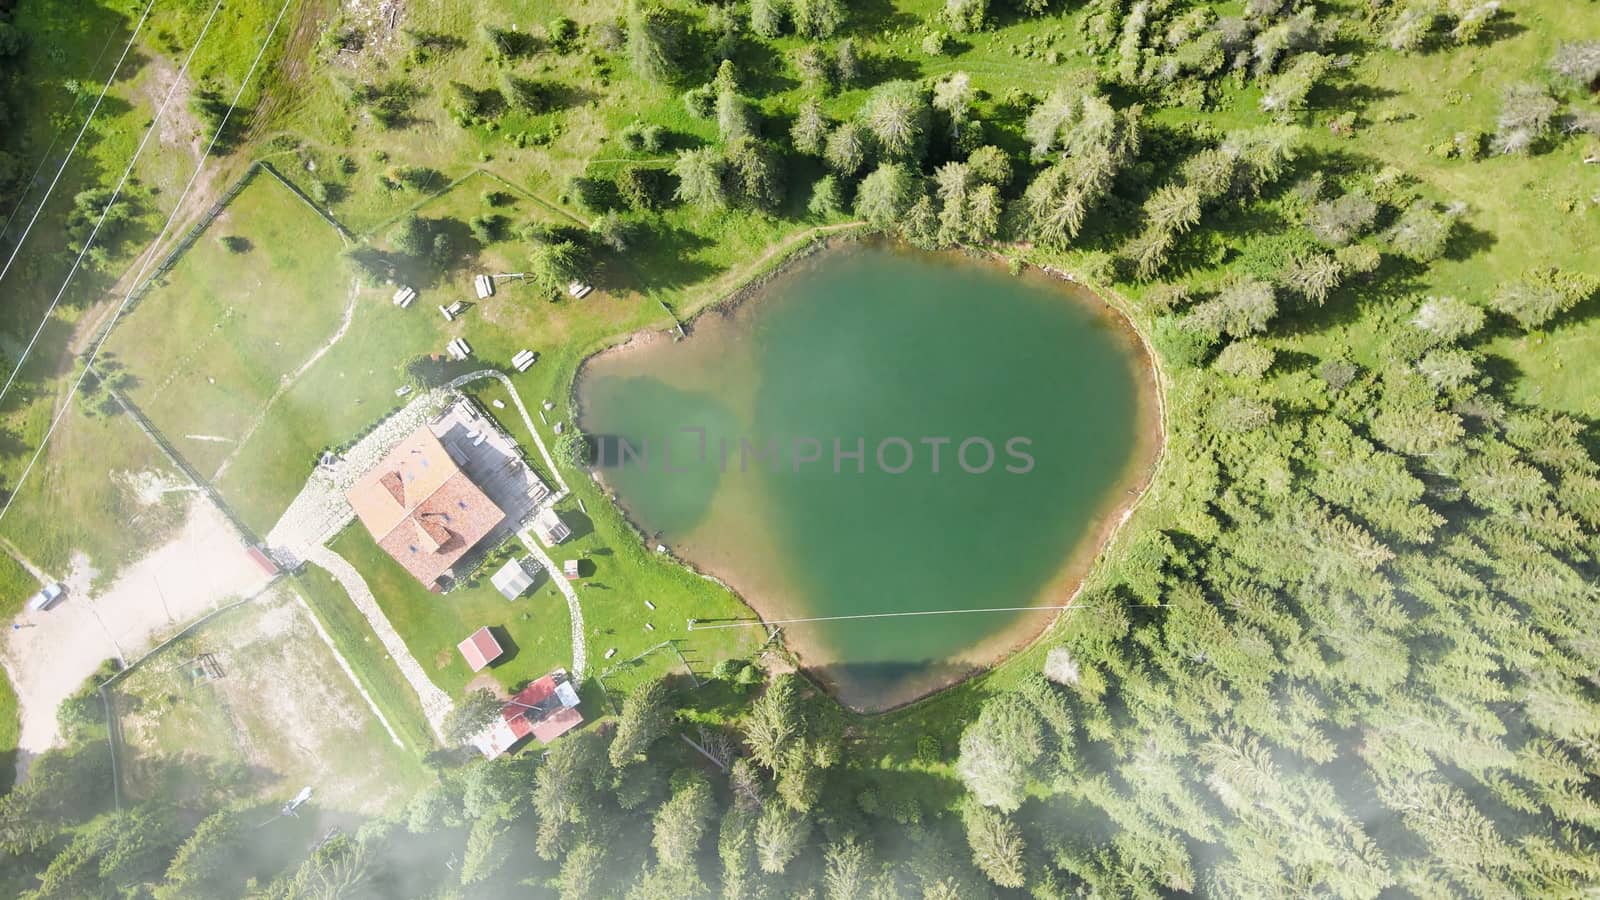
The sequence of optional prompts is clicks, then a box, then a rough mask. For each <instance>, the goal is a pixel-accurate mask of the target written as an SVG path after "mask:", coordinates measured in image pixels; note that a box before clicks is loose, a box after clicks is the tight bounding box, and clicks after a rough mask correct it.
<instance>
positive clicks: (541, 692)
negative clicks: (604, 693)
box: [472, 669, 583, 759]
mask: <svg viewBox="0 0 1600 900" xmlns="http://www.w3.org/2000/svg"><path fill="white" fill-rule="evenodd" d="M581 722H583V714H582V713H580V712H578V692H577V690H576V689H574V688H573V686H572V682H571V681H569V680H568V679H567V671H566V670H565V669H557V670H555V671H554V672H551V673H550V674H549V675H546V676H544V677H543V678H540V679H539V680H537V681H535V682H533V683H531V684H529V685H528V686H527V687H525V688H523V689H522V690H520V691H518V692H517V693H516V695H515V696H513V697H512V698H511V699H510V700H507V701H506V703H505V705H504V706H502V707H500V718H499V719H497V720H495V722H494V724H493V725H491V726H489V729H488V730H487V731H485V732H483V733H482V734H480V735H478V736H477V737H475V738H473V739H472V743H473V746H475V747H477V748H478V750H479V751H480V752H482V753H483V755H484V756H485V757H486V758H488V759H494V758H495V757H497V756H499V755H500V754H502V753H505V752H506V751H507V750H510V749H511V748H512V747H515V746H516V745H517V744H520V743H522V741H524V740H526V739H527V738H528V737H530V736H531V737H534V738H537V739H538V740H539V742H540V743H544V744H548V743H550V742H551V741H553V740H555V739H556V738H558V737H560V736H562V735H563V734H566V733H567V732H569V731H571V730H572V729H574V728H576V727H577V726H578V725H579V724H580V723H581Z"/></svg>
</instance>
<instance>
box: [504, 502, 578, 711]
mask: <svg viewBox="0 0 1600 900" xmlns="http://www.w3.org/2000/svg"><path fill="white" fill-rule="evenodd" d="M517 537H519V538H522V543H523V545H525V546H526V547H527V548H528V552H529V553H532V554H533V558H534V559H537V560H538V561H539V562H540V563H542V564H543V565H544V570H545V572H546V573H548V574H549V575H550V580H551V581H553V582H555V585H556V587H557V588H559V589H560V591H561V593H562V594H564V595H565V596H566V598H567V612H568V613H569V614H570V615H571V616H572V680H574V681H579V682H581V681H583V670H584V668H585V667H586V666H587V665H588V662H589V654H588V648H587V646H586V644H585V642H584V637H583V608H582V607H581V606H579V605H578V592H577V591H575V590H573V589H572V582H570V581H568V580H567V579H566V576H564V575H562V574H561V570H560V569H559V568H557V567H556V564H555V562H554V561H553V560H551V559H550V554H548V553H546V552H544V548H543V547H541V546H539V541H538V540H537V539H535V538H534V536H533V535H532V534H530V533H529V532H528V530H527V529H523V530H522V531H519V532H517Z"/></svg>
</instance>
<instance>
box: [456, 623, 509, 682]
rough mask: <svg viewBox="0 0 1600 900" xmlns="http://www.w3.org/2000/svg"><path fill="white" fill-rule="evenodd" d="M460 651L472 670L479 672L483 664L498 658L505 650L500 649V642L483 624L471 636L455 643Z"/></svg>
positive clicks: (485, 664)
mask: <svg viewBox="0 0 1600 900" xmlns="http://www.w3.org/2000/svg"><path fill="white" fill-rule="evenodd" d="M456 649H457V650H460V651H461V656H462V657H463V658H465V659H466V661H467V665H468V666H469V667H471V669H472V671H474V672H479V671H482V670H483V667H484V666H487V665H488V664H490V663H492V662H494V661H495V660H497V659H499V658H500V654H501V653H504V652H505V651H504V650H502V649H500V642H499V641H497V640H495V639H494V634H493V633H491V632H490V631H489V626H487V625H485V626H483V627H482V628H479V629H478V630H477V631H474V632H473V633H472V636H471V637H469V638H467V639H466V640H464V641H462V642H461V643H459V644H457V645H456Z"/></svg>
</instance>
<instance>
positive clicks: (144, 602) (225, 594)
mask: <svg viewBox="0 0 1600 900" xmlns="http://www.w3.org/2000/svg"><path fill="white" fill-rule="evenodd" d="M187 515H188V518H187V520H186V522H185V523H184V526H183V528H182V529H181V530H180V531H179V532H178V534H177V535H176V536H174V537H173V539H172V540H171V541H169V542H167V543H166V544H165V545H163V546H161V547H159V548H157V549H156V550H154V551H152V552H151V553H150V554H148V555H147V556H145V557H144V558H143V559H140V560H139V561H137V562H135V563H133V564H132V565H130V566H128V567H127V569H126V570H124V571H123V573H122V575H121V576H120V577H118V578H117V580H116V581H115V582H114V583H113V584H112V585H111V586H110V587H108V588H106V589H105V590H103V591H99V592H91V591H90V590H89V583H90V580H91V578H92V575H93V573H92V570H91V569H90V568H89V565H90V563H89V560H87V559H80V560H79V561H78V565H77V566H76V567H75V569H74V571H73V572H72V573H71V574H69V576H68V577H67V596H66V598H65V599H63V600H62V601H61V602H60V604H58V605H57V606H56V607H55V608H54V609H52V610H50V611H48V612H29V611H27V610H24V611H23V612H22V613H21V614H20V615H19V616H18V617H17V619H16V620H14V621H13V622H11V623H8V624H7V625H5V626H0V627H4V628H5V634H4V644H3V645H0V664H3V665H4V666H5V670H6V674H7V675H8V676H9V677H10V679H11V684H12V686H13V687H14V688H15V689H16V692H17V699H18V704H19V706H20V714H21V718H22V733H21V736H20V739H19V741H18V747H17V776H18V778H19V779H20V778H21V777H22V775H23V774H24V773H25V772H26V770H27V764H28V761H29V760H31V759H32V758H33V757H34V756H37V755H38V754H40V753H42V752H44V751H45V750H47V749H49V748H50V747H51V746H52V745H54V744H55V742H56V740H57V739H58V738H59V736H60V733H59V729H58V728H57V726H56V708H57V707H59V706H60V705H61V701H63V700H65V699H66V698H67V697H70V696H71V695H72V694H73V693H74V692H76V691H77V690H78V688H80V687H81V686H82V685H83V683H84V680H85V679H87V678H88V677H89V676H90V675H92V674H93V673H94V670H95V669H96V668H98V667H99V665H100V663H101V662H103V661H105V660H106V659H127V660H131V659H135V658H137V657H138V655H139V654H141V653H143V652H145V651H146V650H148V649H149V648H150V647H152V646H154V645H155V644H157V643H159V642H160V641H161V640H163V639H165V638H166V637H167V636H168V635H170V634H171V633H172V632H173V631H174V630H176V629H177V628H178V627H179V626H181V625H182V624H183V623H185V622H188V621H190V620H192V619H194V618H196V617H198V616H200V615H202V614H203V613H206V612H208V611H210V610H212V609H214V608H216V607H218V606H221V605H223V604H224V603H227V602H228V601H229V600H232V599H236V598H239V597H245V596H249V595H251V594H254V593H255V592H256V591H258V590H260V589H261V587H262V586H263V585H265V584H266V583H267V580H268V578H267V575H266V574H265V573H264V572H263V571H262V570H261V569H260V568H258V567H257V566H256V564H255V563H254V562H252V561H251V560H250V557H249V556H248V555H247V554H246V552H245V547H244V545H243V543H241V542H240V539H239V536H238V533H237V532H236V531H234V529H233V526H232V525H231V524H229V522H228V520H227V519H226V518H224V517H223V515H222V514H221V513H220V512H218V511H217V509H216V507H214V506H212V505H211V504H210V503H209V502H207V501H206V500H204V499H203V498H200V497H196V498H195V499H194V501H193V502H192V503H191V505H190V507H189V511H188V514H187Z"/></svg>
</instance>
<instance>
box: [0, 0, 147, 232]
mask: <svg viewBox="0 0 1600 900" xmlns="http://www.w3.org/2000/svg"><path fill="white" fill-rule="evenodd" d="M154 2H155V0H151V3H152V4H153V3H154ZM134 34H135V35H137V34H138V31H137V30H135V31H134ZM111 41H112V38H109V37H108V38H106V42H105V43H104V44H101V45H100V53H99V55H97V56H96V57H95V58H94V65H91V66H90V67H89V71H90V72H93V71H94V70H95V69H98V68H100V61H101V60H103V59H105V58H106V51H107V50H110V49H111ZM128 46H130V47H131V46H133V36H129V38H128ZM120 64H121V61H120V60H118V65H120ZM116 77H117V72H116V70H115V69H113V70H112V71H111V74H110V75H109V76H107V77H106V89H109V88H110V86H111V82H112V81H114V80H115V79H116ZM106 89H102V90H101V96H104V95H105V90H106ZM82 105H83V94H81V93H80V94H77V95H75V96H74V98H73V101H72V109H71V112H77V110H78V107H79V106H82ZM89 118H91V119H92V118H94V115H93V113H92V112H91V113H90V116H89ZM88 124H89V120H88V119H85V120H84V125H85V126H87V125H88ZM64 130H65V129H64V128H57V129H56V130H55V134H53V135H51V136H50V144H49V145H48V146H46V147H45V148H44V153H43V154H41V155H40V156H39V164H38V165H37V166H34V167H33V174H32V175H29V176H28V180H27V182H26V184H27V186H26V187H24V188H23V189H22V193H21V194H20V195H19V196H18V197H17V205H16V206H14V207H12V208H11V215H9V216H6V224H5V225H0V238H4V237H5V234H6V232H8V231H10V230H11V223H12V222H15V221H16V220H17V213H19V212H22V208H23V207H24V206H27V205H28V202H27V201H28V192H29V191H31V190H33V183H34V182H35V181H38V180H39V173H40V172H43V171H44V167H45V166H46V165H47V164H48V163H49V162H50V151H52V150H54V149H55V148H56V145H57V144H59V143H61V132H62V131H64ZM79 134H82V132H81V131H80V132H79ZM71 159H72V154H71V153H70V152H68V153H67V158H66V160H63V166H64V165H65V163H66V162H68V161H70V160H71ZM49 199H50V192H49V191H46V192H45V195H44V200H40V201H39V203H40V205H43V204H44V202H45V200H49Z"/></svg>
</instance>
